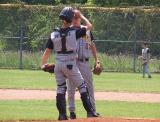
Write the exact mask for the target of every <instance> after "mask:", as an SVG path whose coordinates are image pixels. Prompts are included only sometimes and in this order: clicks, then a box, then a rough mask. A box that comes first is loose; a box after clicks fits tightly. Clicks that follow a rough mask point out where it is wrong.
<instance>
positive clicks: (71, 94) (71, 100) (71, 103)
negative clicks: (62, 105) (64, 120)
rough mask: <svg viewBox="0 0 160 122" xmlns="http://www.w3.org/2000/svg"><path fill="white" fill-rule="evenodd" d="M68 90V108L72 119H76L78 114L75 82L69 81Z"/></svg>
mask: <svg viewBox="0 0 160 122" xmlns="http://www.w3.org/2000/svg"><path fill="white" fill-rule="evenodd" d="M67 92H68V109H69V112H70V119H76V114H75V92H76V87H75V84H74V82H71V81H70V82H69V81H67Z"/></svg>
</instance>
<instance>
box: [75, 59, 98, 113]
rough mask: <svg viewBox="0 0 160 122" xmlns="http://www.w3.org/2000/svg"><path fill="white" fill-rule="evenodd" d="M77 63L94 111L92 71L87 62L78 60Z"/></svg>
mask: <svg viewBox="0 0 160 122" xmlns="http://www.w3.org/2000/svg"><path fill="white" fill-rule="evenodd" d="M77 64H78V67H79V70H80V72H81V74H82V77H83V78H84V81H85V82H86V85H87V89H88V93H89V97H90V100H91V103H92V105H93V108H94V110H95V111H96V107H95V97H94V85H93V76H92V72H91V69H90V66H89V63H88V62H78V63H77Z"/></svg>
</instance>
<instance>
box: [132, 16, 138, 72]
mask: <svg viewBox="0 0 160 122" xmlns="http://www.w3.org/2000/svg"><path fill="white" fill-rule="evenodd" d="M134 26H135V27H134V29H135V30H134V43H133V72H136V51H137V28H136V17H135V22H134Z"/></svg>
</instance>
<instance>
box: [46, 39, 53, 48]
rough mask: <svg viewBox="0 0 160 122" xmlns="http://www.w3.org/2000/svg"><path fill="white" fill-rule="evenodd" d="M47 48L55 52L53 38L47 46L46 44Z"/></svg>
mask: <svg viewBox="0 0 160 122" xmlns="http://www.w3.org/2000/svg"><path fill="white" fill-rule="evenodd" d="M46 48H49V49H52V50H53V42H52V40H51V38H49V39H48V41H47V44H46Z"/></svg>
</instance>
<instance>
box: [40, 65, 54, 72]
mask: <svg viewBox="0 0 160 122" xmlns="http://www.w3.org/2000/svg"><path fill="white" fill-rule="evenodd" d="M54 68H55V64H45V65H43V66H42V70H43V71H45V72H49V73H54Z"/></svg>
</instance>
